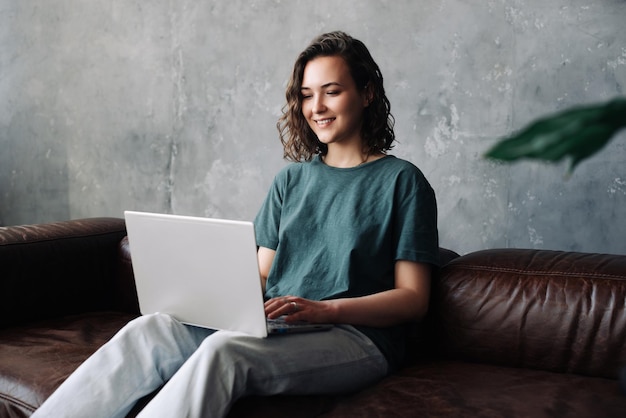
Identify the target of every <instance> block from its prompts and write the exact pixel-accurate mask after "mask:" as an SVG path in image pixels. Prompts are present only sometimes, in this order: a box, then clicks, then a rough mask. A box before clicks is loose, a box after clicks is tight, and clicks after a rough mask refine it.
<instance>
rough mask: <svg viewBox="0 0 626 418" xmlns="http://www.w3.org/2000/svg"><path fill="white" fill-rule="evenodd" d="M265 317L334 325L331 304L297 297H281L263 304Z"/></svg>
mask: <svg viewBox="0 0 626 418" xmlns="http://www.w3.org/2000/svg"><path fill="white" fill-rule="evenodd" d="M265 315H266V316H267V317H268V318H270V319H275V318H278V317H280V316H283V315H284V316H285V321H286V322H295V321H307V322H311V323H317V324H320V323H335V322H336V321H335V318H334V312H333V309H332V304H331V303H329V302H327V301H321V302H319V301H313V300H309V299H304V298H300V297H297V296H282V297H277V298H273V299H270V300H268V301H267V302H265Z"/></svg>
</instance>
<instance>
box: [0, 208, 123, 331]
mask: <svg viewBox="0 0 626 418" xmlns="http://www.w3.org/2000/svg"><path fill="white" fill-rule="evenodd" d="M125 235H126V227H125V223H124V220H123V219H117V218H91V219H82V220H72V221H65V222H56V223H48V224H40V225H23V226H10V227H2V228H0V327H7V326H12V325H16V324H20V323H24V322H28V321H34V320H41V319H46V318H55V317H60V316H64V315H71V314H77V313H82V312H92V311H104V310H120V309H121V310H132V309H133V305H132V302H129V301H127V300H126V301H125V300H124V298H125V297H128V295H125V293H128V289H132V290H134V281H132V269H131V270H130V272H129V271H125V270H124V267H123V265H124V262H123V260H122V258H121V255H122V250H121V247H120V241H121V240H122V238H124V236H125ZM120 293H121V294H120ZM131 299H132V295H131Z"/></svg>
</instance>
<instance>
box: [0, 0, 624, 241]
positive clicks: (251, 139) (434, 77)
mask: <svg viewBox="0 0 626 418" xmlns="http://www.w3.org/2000/svg"><path fill="white" fill-rule="evenodd" d="M625 21H626V1H624V0H597V1H589V0H585V1H583V0H549V1H546V0H489V1H472V0H422V1H413V0H411V1H409V0H405V1H399V0H394V1H370V0H356V1H345V0H344V1H335V0H333V1H327V0H320V1H316V2H311V1H280V0H276V1H217V0H214V1H196V0H180V1H178V0H170V1H166V0H155V1H150V2H146V1H140V0H136V1H130V0H124V1H122V0H107V1H102V0H94V1H89V2H86V1H80V0H54V1H51V0H1V1H0V223H4V224H19V223H34V222H46V221H52V220H60V219H70V218H80V217H90V216H122V212H123V210H124V209H135V210H148V211H163V212H174V213H178V214H191V215H201V216H215V217H228V218H235V219H251V218H252V217H253V216H254V214H255V212H256V210H257V209H258V206H259V205H260V203H261V200H262V198H263V196H264V195H265V192H266V190H267V187H268V186H269V183H270V182H271V179H272V177H273V175H274V174H275V173H276V171H277V170H279V169H280V168H281V167H282V165H283V164H284V162H283V161H282V150H281V147H280V144H279V142H278V139H277V133H276V129H275V122H276V119H277V117H278V115H279V114H280V109H281V107H282V105H283V100H284V99H283V98H284V87H285V85H286V80H287V77H288V75H289V73H290V71H291V66H292V64H293V61H294V59H295V57H296V55H297V54H298V53H299V51H300V50H301V49H302V48H304V47H305V46H306V44H307V43H308V42H309V41H310V40H311V39H312V38H313V37H314V36H315V35H317V34H319V33H321V32H324V31H329V30H335V29H342V30H345V31H347V32H349V33H351V34H352V35H354V36H355V37H357V38H360V39H361V40H363V41H364V42H365V43H366V44H367V45H368V46H369V47H370V50H371V52H372V54H373V55H374V58H375V59H376V60H377V61H378V63H379V65H380V66H381V69H382V71H383V74H384V76H385V80H386V88H387V91H388V95H389V97H390V99H391V103H392V111H393V113H394V116H395V117H396V121H397V123H396V133H397V137H398V139H399V141H400V143H399V144H398V146H397V147H396V148H395V150H394V153H395V154H396V155H398V156H400V157H404V158H407V159H409V160H411V161H413V162H414V163H416V164H417V165H418V166H419V167H421V168H422V170H423V171H424V173H425V174H426V175H427V177H428V178H429V179H430V181H431V183H432V184H433V186H434V188H435V190H436V192H437V196H438V202H439V212H440V223H439V227H440V231H441V232H440V234H441V243H442V245H444V246H447V247H449V248H452V249H455V250H457V251H459V252H462V253H464V252H468V251H473V250H477V249H481V248H488V247H529V248H550V249H564V250H580V251H596V252H612V253H626V238H624V237H626V210H625V208H626V168H625V167H626V165H625V164H624V162H625V160H626V133H624V132H622V133H621V134H620V135H619V137H617V138H616V139H615V140H614V141H613V142H612V143H611V144H610V145H609V146H608V147H607V148H606V149H605V150H603V151H602V152H601V153H600V154H598V155H597V156H595V157H594V158H593V159H592V160H589V161H587V162H584V163H582V165H581V166H580V167H579V168H578V169H577V170H576V171H575V173H574V175H573V177H572V178H570V179H569V180H565V179H564V173H565V166H564V165H559V166H546V165H540V164H537V163H527V162H524V163H519V164H514V165H500V164H495V163H492V162H488V161H485V160H484V159H482V158H481V154H482V153H483V152H485V151H486V150H487V149H488V148H489V147H490V146H491V145H492V144H493V143H495V141H496V140H497V139H498V138H500V137H502V136H503V135H506V134H509V133H510V132H512V131H514V130H516V129H519V128H521V127H522V126H524V125H525V124H526V123H528V122H529V121H531V120H532V119H534V118H535V117H537V116H540V115H543V114H545V113H546V112H553V111H556V110H559V109H563V108H566V107H568V106H571V105H575V104H579V103H590V102H596V101H602V100H605V99H608V98H612V97H614V96H616V95H619V94H623V89H624V87H625V86H626V25H624V22H625ZM625 117H626V116H625Z"/></svg>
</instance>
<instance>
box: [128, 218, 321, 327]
mask: <svg viewBox="0 0 626 418" xmlns="http://www.w3.org/2000/svg"><path fill="white" fill-rule="evenodd" d="M124 216H125V219H126V228H127V232H128V240H129V245H130V253H131V258H132V264H133V271H134V275H135V283H136V286H137V296H138V298H139V308H140V310H141V312H142V313H143V314H147V313H153V312H161V313H167V314H170V315H172V316H173V317H174V318H176V319H178V320H179V321H181V322H183V323H186V324H190V325H195V326H201V327H206V328H212V329H218V330H221V329H224V330H231V331H241V332H244V333H247V334H250V335H254V336H257V337H266V336H267V335H268V334H282V333H288V332H305V331H321V330H326V329H329V328H330V327H332V325H328V324H299V326H297V327H294V326H291V325H287V324H285V323H284V322H282V323H281V321H277V322H278V323H277V324H275V323H273V324H271V327H270V328H269V329H268V322H267V319H266V317H265V310H264V307H263V294H262V288H261V279H260V274H259V267H258V260H257V254H256V252H257V247H256V240H255V235H254V225H253V224H252V222H244V221H229V220H221V219H211V218H198V217H190V216H179V215H166V214H156V213H146V212H133V211H126V212H124Z"/></svg>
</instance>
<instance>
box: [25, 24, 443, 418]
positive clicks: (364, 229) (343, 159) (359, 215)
mask: <svg viewBox="0 0 626 418" xmlns="http://www.w3.org/2000/svg"><path fill="white" fill-rule="evenodd" d="M278 128H279V131H280V137H281V141H282V142H283V145H284V150H285V157H286V158H288V159H290V160H292V161H294V163H293V164H290V165H288V166H287V167H286V168H285V169H283V170H282V171H281V172H279V173H278V175H277V176H276V178H275V180H274V182H273V184H272V186H271V189H270V191H269V193H268V195H267V198H266V200H265V202H264V203H263V205H262V207H261V209H260V211H259V213H258V215H257V217H256V219H255V226H256V231H257V243H258V245H259V252H258V258H259V268H260V272H261V277H262V282H263V288H264V291H265V295H266V297H267V302H266V304H265V309H266V314H267V316H268V317H270V318H275V317H279V316H286V319H287V321H298V320H306V321H309V322H314V323H315V322H318V323H322V322H325V323H327V322H331V323H334V324H336V326H335V327H334V328H333V329H332V330H330V331H327V332H319V333H309V334H290V335H286V336H280V337H270V338H266V339H259V338H254V337H250V336H246V335H243V334H241V333H235V332H228V331H217V332H215V331H211V330H206V329H201V328H195V327H191V326H186V325H183V324H181V323H179V322H177V321H176V320H174V319H172V318H171V317H169V316H167V315H162V314H154V315H145V316H142V317H140V318H138V319H136V320H135V321H132V322H131V323H129V324H128V325H127V326H126V327H124V328H123V329H122V330H121V331H120V332H119V333H118V334H117V335H116V336H115V337H114V338H113V339H112V340H111V341H110V342H109V343H107V344H105V345H104V346H103V347H102V348H101V349H100V350H98V351H97V352H96V353H95V354H94V355H93V356H92V357H90V358H89V359H88V360H87V361H86V362H85V363H84V364H83V365H81V366H80V367H79V368H78V369H77V370H76V372H75V373H73V374H72V375H71V376H70V377H69V378H68V379H67V380H66V381H65V382H64V383H63V384H62V385H61V387H60V388H59V389H58V390H57V391H56V392H55V393H54V394H53V395H52V396H51V397H50V398H49V399H48V400H47V401H46V402H45V403H44V404H43V405H42V407H41V408H40V409H39V410H38V411H37V412H36V413H35V415H34V416H35V417H84V416H90V417H100V416H101V417H124V416H125V414H126V413H127V412H128V411H129V410H130V409H131V408H132V406H133V405H134V403H135V401H136V400H137V399H139V398H141V397H143V396H144V395H146V394H149V393H151V392H153V391H154V390H156V389H157V388H159V387H161V386H163V387H162V389H161V390H160V392H159V393H158V394H157V395H156V396H155V397H154V398H153V400H152V401H151V402H150V403H149V404H148V405H147V406H146V407H145V408H144V410H143V411H142V412H141V414H140V416H141V417H164V416H167V417H178V416H180V417H183V416H189V417H220V416H224V415H226V414H227V412H228V411H229V409H230V407H231V406H232V404H233V403H234V402H235V401H236V400H237V399H239V398H240V397H242V396H245V395H250V394H256V395H272V394H279V393H283V394H312V393H339V392H347V391H354V390H358V389H360V388H363V387H364V386H367V385H370V384H372V383H374V382H376V381H377V380H379V379H381V378H382V377H384V376H385V375H386V374H388V373H389V372H391V371H393V370H394V369H395V368H396V367H397V366H398V365H400V364H401V362H402V360H403V356H404V346H405V341H404V338H405V335H406V332H407V325H406V324H408V323H410V322H412V321H415V320H417V319H419V318H420V317H421V316H422V315H424V313H425V312H426V310H427V308H428V297H429V290H430V266H431V265H435V264H437V262H438V240H437V215H436V204H435V197H434V193H433V190H432V188H431V187H430V185H429V184H428V182H427V180H426V179H425V178H424V176H423V175H422V173H421V172H420V171H419V170H418V169H417V168H416V167H415V166H413V165H412V164H410V163H408V162H406V161H403V160H400V159H398V158H395V157H393V156H391V155H387V151H389V150H390V149H391V147H392V143H393V141H394V133H393V118H392V117H391V114H390V106H389V101H388V100H387V97H386V96H385V91H384V88H383V79H382V75H381V73H380V70H379V68H378V66H377V65H376V63H375V62H374V60H373V59H372V57H371V55H370V53H369V52H368V50H367V48H366V47H365V45H363V43H361V42H360V41H358V40H356V39H353V38H351V37H350V36H349V35H347V34H345V33H343V32H333V33H328V34H324V35H321V36H320V37H318V38H316V39H315V40H314V41H313V42H312V43H311V45H309V47H308V48H307V49H306V50H305V51H303V52H302V53H301V54H300V56H299V57H298V59H297V61H296V63H295V66H294V70H293V74H292V76H291V80H290V82H289V85H288V88H287V105H286V107H285V111H284V115H283V116H282V118H281V119H280V121H279V123H278Z"/></svg>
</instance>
